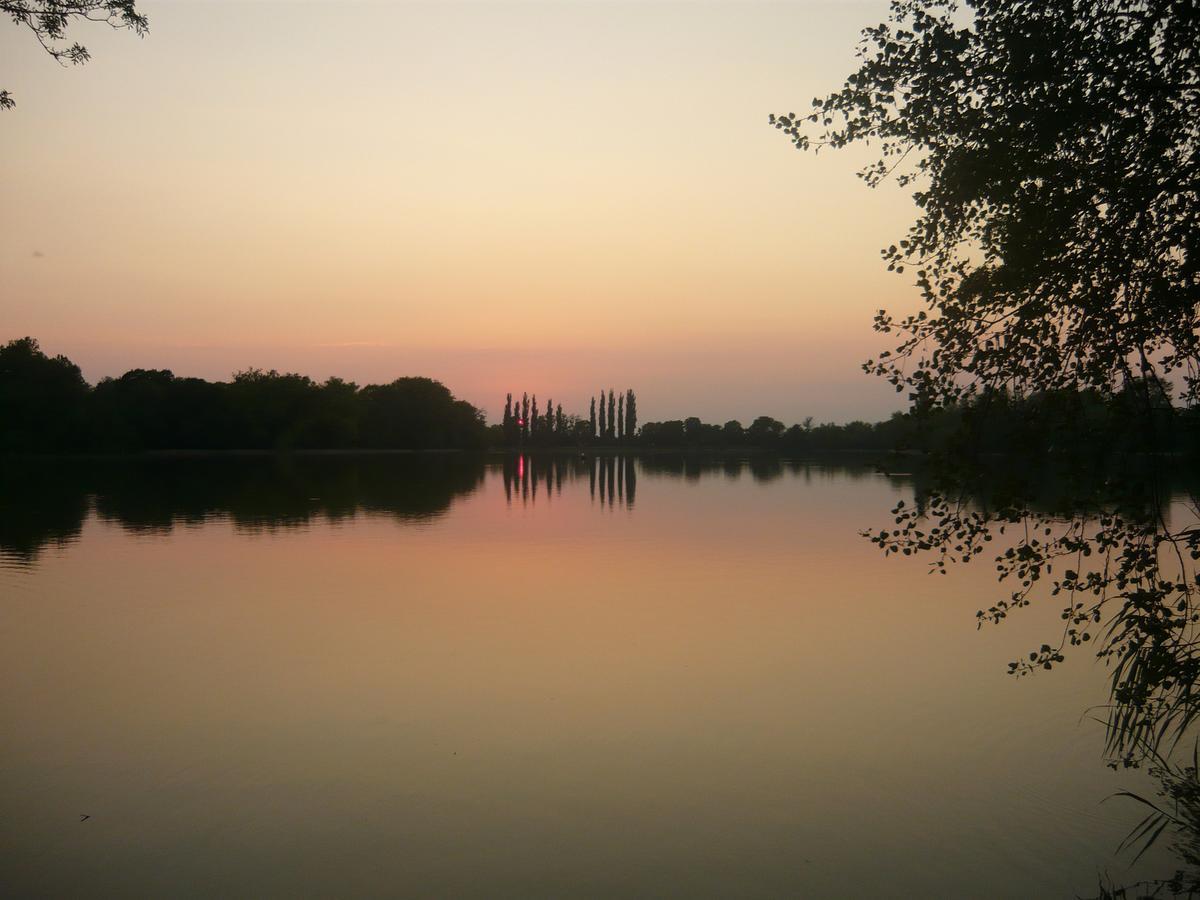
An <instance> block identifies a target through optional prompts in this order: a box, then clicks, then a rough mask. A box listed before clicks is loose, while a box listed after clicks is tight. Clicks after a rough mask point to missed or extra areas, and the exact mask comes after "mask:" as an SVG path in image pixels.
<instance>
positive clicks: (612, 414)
mask: <svg viewBox="0 0 1200 900" xmlns="http://www.w3.org/2000/svg"><path fill="white" fill-rule="evenodd" d="M616 417H617V405H616V401H615V398H614V397H613V392H612V388H609V389H608V431H606V432H605V433H604V436H605V437H607V438H608V439H609V440H612V436H613V432H614V431H615V429H616V425H617V423H616Z"/></svg>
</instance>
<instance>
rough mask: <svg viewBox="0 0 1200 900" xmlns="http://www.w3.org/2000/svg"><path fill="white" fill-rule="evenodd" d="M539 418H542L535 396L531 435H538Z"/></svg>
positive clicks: (530, 426) (530, 419)
mask: <svg viewBox="0 0 1200 900" xmlns="http://www.w3.org/2000/svg"><path fill="white" fill-rule="evenodd" d="M539 418H540V417H539V416H538V405H537V394H534V395H533V410H532V413H531V415H530V417H529V433H530V434H537V433H538V425H539V424H540V423H539V421H538V419H539Z"/></svg>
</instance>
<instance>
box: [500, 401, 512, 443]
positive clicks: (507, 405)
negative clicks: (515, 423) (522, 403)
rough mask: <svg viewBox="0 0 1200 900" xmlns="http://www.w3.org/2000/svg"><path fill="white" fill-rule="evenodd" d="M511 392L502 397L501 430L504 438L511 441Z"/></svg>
mask: <svg viewBox="0 0 1200 900" xmlns="http://www.w3.org/2000/svg"><path fill="white" fill-rule="evenodd" d="M512 419H513V415H512V394H508V395H507V396H506V397H505V399H504V424H503V426H502V428H501V431H502V432H503V433H504V440H505V441H506V442H508V443H512V437H513V436H512Z"/></svg>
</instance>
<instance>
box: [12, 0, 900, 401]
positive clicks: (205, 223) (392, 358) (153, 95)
mask: <svg viewBox="0 0 1200 900" xmlns="http://www.w3.org/2000/svg"><path fill="white" fill-rule="evenodd" d="M139 6H144V7H145V11H146V12H147V13H148V14H149V16H150V19H151V31H150V34H149V35H148V36H147V38H146V39H145V40H143V41H139V40H137V39H136V38H135V37H134V36H133V35H131V34H127V33H115V34H109V33H107V32H106V31H105V30H104V29H102V28H99V27H89V28H87V29H80V30H79V31H77V32H76V33H75V34H74V35H73V37H75V38H77V39H79V40H81V41H82V42H84V43H85V44H87V45H88V47H89V49H90V50H91V51H92V53H93V60H92V62H91V63H89V64H88V65H87V66H85V67H83V68H76V69H60V68H59V67H57V66H55V65H54V63H53V62H52V61H51V60H50V59H49V58H48V57H46V56H45V55H44V54H43V53H42V52H41V51H40V49H39V48H38V47H37V44H36V42H35V41H34V40H33V38H32V36H31V35H29V34H27V33H23V32H22V31H20V30H19V29H17V28H15V27H12V26H9V25H0V85H2V86H3V87H5V88H7V89H8V90H10V91H12V92H13V93H14V95H15V97H16V99H17V102H18V106H17V108H16V109H15V110H12V111H9V112H5V113H3V114H2V115H0V158H2V159H3V160H4V168H5V177H4V179H3V181H2V182H0V233H2V234H3V235H4V240H3V241H0V339H5V340H6V339H10V338H13V337H19V336H21V335H24V334H31V335H34V336H35V337H38V338H39V339H40V340H41V341H42V344H43V346H44V347H45V349H46V350H47V351H49V352H52V353H66V354H67V355H69V356H70V357H72V358H73V359H75V360H76V361H77V362H79V363H80V364H81V365H82V366H83V368H84V373H85V375H86V376H87V377H88V378H89V379H91V380H95V379H97V378H100V377H102V376H104V375H112V374H119V373H120V372H122V371H124V370H125V369H128V368H131V367H135V366H145V367H163V368H171V369H173V370H174V371H175V372H176V373H178V374H186V375H201V376H204V377H208V378H224V377H228V375H229V374H230V373H231V372H232V371H234V370H236V369H239V368H245V367H248V366H252V365H255V366H260V367H263V368H270V367H275V368H279V369H287V370H295V371H301V372H305V373H307V374H310V375H312V376H314V377H317V378H324V377H326V376H328V375H329V374H334V373H336V374H340V375H343V376H345V377H348V378H352V379H355V380H358V381H360V382H368V381H382V380H390V379H391V378H394V377H396V376H399V375H406V374H422V375H429V376H431V377H435V378H438V379H440V380H442V381H444V382H445V383H446V384H447V385H448V386H450V388H451V389H452V390H454V391H455V392H456V393H458V394H459V395H461V396H463V397H465V398H466V399H468V400H470V401H471V402H473V403H475V404H477V405H480V406H482V407H484V408H486V409H487V410H488V411H489V413H490V414H491V415H492V416H493V417H494V416H496V415H497V414H498V413H499V411H500V409H501V407H502V404H503V394H504V392H505V391H506V390H513V391H516V392H520V391H521V390H529V391H531V392H534V391H536V392H537V393H538V394H539V396H546V395H551V396H553V397H554V399H556V400H560V401H562V402H563V403H564V406H565V407H566V408H567V409H568V410H571V409H578V410H582V409H583V408H584V407H585V406H586V403H587V397H588V395H589V394H590V393H591V392H592V391H594V390H596V389H598V388H600V387H610V386H611V387H615V388H624V387H626V386H632V387H634V389H635V390H637V392H638V395H639V411H640V413H641V417H642V419H643V420H648V419H652V418H664V417H676V416H678V417H682V416H687V415H700V416H701V417H703V418H706V419H712V420H716V421H723V420H724V419H726V418H729V417H737V418H740V419H742V420H743V421H749V420H750V419H752V418H753V417H754V416H756V415H760V414H769V415H773V416H776V417H777V418H781V419H784V420H785V421H795V420H798V419H800V418H802V417H803V416H806V415H813V416H816V417H817V418H818V419H832V420H845V419H849V418H855V417H878V416H883V415H886V414H887V413H888V412H890V411H891V410H892V409H895V408H897V407H898V406H899V401H898V399H897V397H896V395H895V394H894V393H892V392H891V390H890V389H889V388H888V387H887V386H886V385H885V384H882V383H879V382H877V381H875V380H873V379H869V378H867V377H866V376H864V375H863V374H862V373H861V372H860V370H859V368H858V367H859V364H860V363H861V361H862V360H863V359H864V358H865V357H867V356H869V355H872V354H873V353H875V352H877V351H878V350H879V349H881V348H882V347H884V346H886V342H885V341H884V340H882V339H881V338H880V337H878V336H876V335H875V334H874V333H873V332H872V331H871V327H870V323H871V316H872V313H873V311H874V310H876V309H878V308H880V307H882V306H887V307H889V308H895V309H900V310H906V309H911V308H912V307H913V306H914V305H915V303H916V296H915V290H914V289H913V287H912V286H911V283H910V282H909V281H908V280H907V278H901V277H897V276H894V275H889V274H888V273H887V272H886V271H885V270H884V266H883V265H881V263H880V258H879V248H880V247H883V246H886V245H887V244H889V243H892V242H894V241H895V240H896V239H897V238H899V237H901V236H902V235H903V232H904V230H905V228H906V225H907V222H908V221H909V220H910V219H911V218H912V216H913V208H912V204H911V200H910V198H909V197H908V196H907V194H906V193H905V192H903V191H901V190H898V189H896V188H894V187H892V188H889V189H883V190H880V191H874V192H873V191H870V190H868V189H867V188H866V187H865V186H863V184H862V183H861V182H860V181H859V179H858V178H857V177H856V176H855V171H856V169H857V167H858V165H859V164H861V163H862V162H864V161H865V160H866V159H867V157H866V156H865V155H863V154H861V153H857V154H855V153H841V154H822V155H820V156H817V157H814V156H811V155H802V154H800V153H798V152H796V151H795V150H793V149H792V148H791V146H790V145H789V144H788V142H787V141H786V139H785V138H784V137H783V136H782V135H780V134H779V133H778V132H775V131H774V130H773V129H771V128H770V127H769V126H768V125H767V121H766V120H767V114H768V113H770V112H785V111H788V110H791V109H805V108H807V105H808V104H809V103H810V102H811V98H812V97H813V96H815V95H816V94H819V93H822V92H825V91H827V90H830V89H834V88H836V87H838V86H840V83H841V78H842V77H843V76H844V75H845V74H846V73H847V72H848V71H849V70H850V68H851V66H852V65H853V47H854V42H855V38H856V35H857V32H858V29H859V28H861V27H862V26H864V25H867V24H871V23H873V22H875V21H878V20H879V19H880V17H881V16H882V15H883V14H884V13H885V12H886V2H885V0H869V2H867V0H864V2H846V0H843V2H828V3H821V2H796V3H772V4H756V3H741V2H730V3H722V4H700V3H632V2H626V3H575V2H560V3H550V2H543V3H504V2H487V3H478V4H466V3H454V2H449V3H437V4H418V3H400V2H374V3H358V2H344V0H338V2H336V3H335V2H332V0H328V2H306V3H299V2H295V3H293V2H287V3H285V2H253V3H242V2H199V0H196V2H179V0H176V2H169V3H168V2H144V0H143V3H140V4H139Z"/></svg>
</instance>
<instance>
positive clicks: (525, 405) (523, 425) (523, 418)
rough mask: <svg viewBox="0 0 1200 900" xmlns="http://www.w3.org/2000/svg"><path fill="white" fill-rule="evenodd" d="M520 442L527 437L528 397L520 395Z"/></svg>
mask: <svg viewBox="0 0 1200 900" xmlns="http://www.w3.org/2000/svg"><path fill="white" fill-rule="evenodd" d="M520 425H521V440H525V438H527V437H529V395H528V394H521V422H520Z"/></svg>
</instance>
